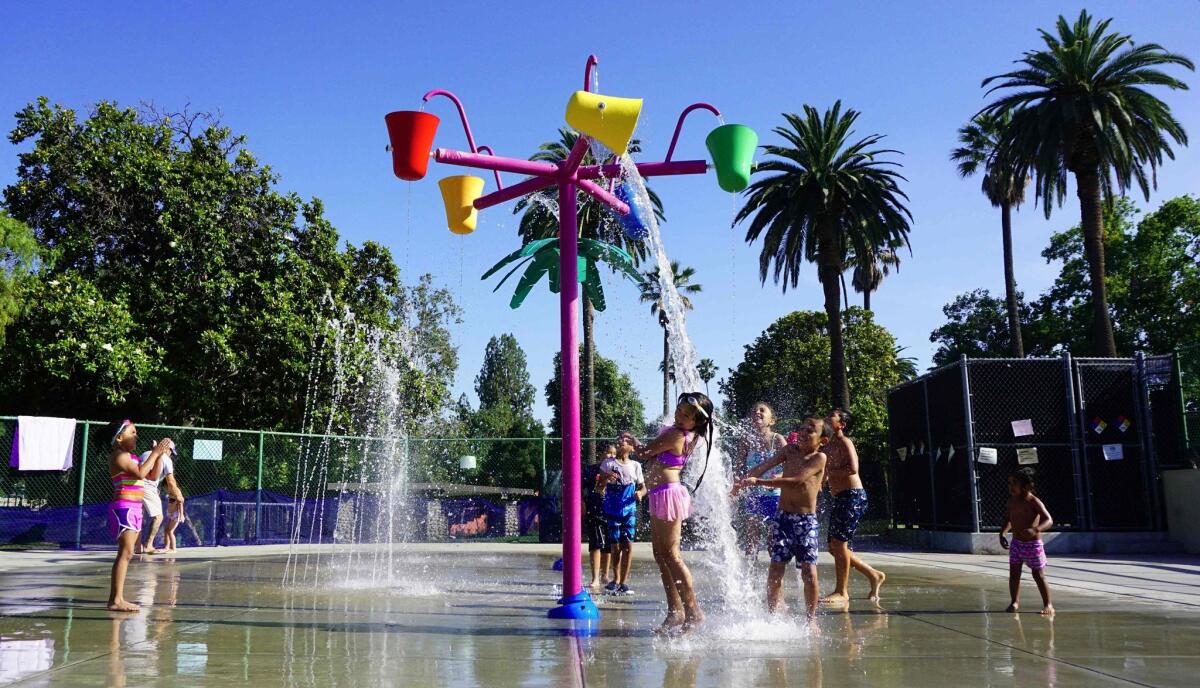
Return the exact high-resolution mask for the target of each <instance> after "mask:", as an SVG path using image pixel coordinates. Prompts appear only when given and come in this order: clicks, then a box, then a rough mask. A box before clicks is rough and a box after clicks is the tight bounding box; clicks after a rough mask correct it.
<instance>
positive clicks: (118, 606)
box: [108, 600, 142, 612]
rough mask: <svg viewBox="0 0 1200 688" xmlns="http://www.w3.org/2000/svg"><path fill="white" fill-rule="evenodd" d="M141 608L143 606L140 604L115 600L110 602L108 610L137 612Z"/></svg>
mask: <svg viewBox="0 0 1200 688" xmlns="http://www.w3.org/2000/svg"><path fill="white" fill-rule="evenodd" d="M141 610H142V608H141V607H139V606H138V605H136V604H134V603H132V602H126V601H125V600H113V601H112V602H109V603H108V611H110V612H137V611H141Z"/></svg>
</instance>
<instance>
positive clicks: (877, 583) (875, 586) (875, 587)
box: [870, 571, 887, 603]
mask: <svg viewBox="0 0 1200 688" xmlns="http://www.w3.org/2000/svg"><path fill="white" fill-rule="evenodd" d="M885 580H887V574H886V573H884V572H883V571H876V572H875V575H874V576H871V597H870V599H871V601H872V602H875V603H878V602H879V589H880V588H882V587H883V582H884V581H885Z"/></svg>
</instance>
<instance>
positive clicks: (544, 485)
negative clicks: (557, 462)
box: [542, 435, 546, 491]
mask: <svg viewBox="0 0 1200 688" xmlns="http://www.w3.org/2000/svg"><path fill="white" fill-rule="evenodd" d="M545 489H546V436H545V435H543V436H542V491H545Z"/></svg>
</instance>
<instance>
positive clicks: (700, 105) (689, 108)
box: [663, 103, 721, 162]
mask: <svg viewBox="0 0 1200 688" xmlns="http://www.w3.org/2000/svg"><path fill="white" fill-rule="evenodd" d="M702 108H703V109H705V110H708V111H709V112H711V113H713V114H714V115H716V116H717V117H720V116H721V111H720V110H718V109H717V108H716V107H715V106H713V105H709V104H708V103H693V104H691V105H689V106H687V107H686V108H684V109H683V112H681V113H679V120H678V121H677V122H675V135H674V136H672V137H671V146H670V147H669V148H667V157H666V159H665V160H664V161H663V162H671V156H672V155H674V154H675V144H676V143H678V141H679V130H680V129H683V120H684V118H686V117H687V116H688V113H689V112H691V111H692V110H699V109H702Z"/></svg>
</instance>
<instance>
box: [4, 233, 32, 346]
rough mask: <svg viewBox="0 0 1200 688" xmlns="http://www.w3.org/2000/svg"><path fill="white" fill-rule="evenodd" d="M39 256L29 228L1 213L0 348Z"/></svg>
mask: <svg viewBox="0 0 1200 688" xmlns="http://www.w3.org/2000/svg"><path fill="white" fill-rule="evenodd" d="M40 255H41V251H40V250H39V248H38V245H37V239H36V238H35V237H34V236H33V232H31V231H29V227H27V226H25V223H23V222H18V221H16V220H14V219H12V218H11V217H9V216H8V213H6V212H4V211H3V210H0V346H3V345H4V330H5V328H7V327H8V324H9V323H11V322H12V321H13V320H16V318H17V316H18V315H20V313H21V307H22V302H21V288H22V286H24V284H25V283H26V282H27V281H28V280H29V279H30V276H31V275H32V274H33V273H34V272H35V271H36V270H37V268H38V265H39V263H40V261H39V257H40Z"/></svg>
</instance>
